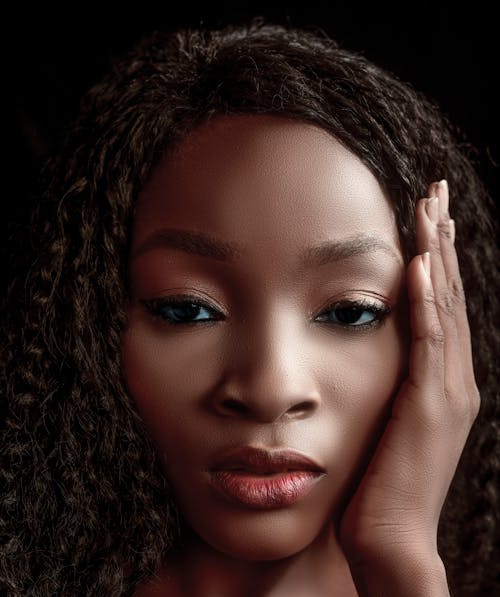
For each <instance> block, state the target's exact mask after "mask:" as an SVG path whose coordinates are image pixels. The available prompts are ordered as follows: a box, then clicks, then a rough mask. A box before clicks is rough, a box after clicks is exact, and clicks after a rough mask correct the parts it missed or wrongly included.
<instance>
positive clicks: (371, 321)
mask: <svg viewBox="0 0 500 597" xmlns="http://www.w3.org/2000/svg"><path fill="white" fill-rule="evenodd" d="M389 312H390V307H388V306H386V305H382V304H380V303H375V302H371V301H364V300H363V301H342V302H339V303H334V304H333V305H330V307H329V308H328V309H327V310H326V311H325V312H324V313H325V314H326V316H325V315H320V317H322V318H323V321H322V322H321V323H323V322H324V323H332V324H336V325H341V326H344V327H364V328H366V327H373V326H376V325H380V324H381V323H383V321H384V320H385V318H386V317H387V315H388V314H389Z"/></svg>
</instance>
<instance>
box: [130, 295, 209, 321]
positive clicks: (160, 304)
mask: <svg viewBox="0 0 500 597" xmlns="http://www.w3.org/2000/svg"><path fill="white" fill-rule="evenodd" d="M182 299H184V300H182ZM141 302H142V303H143V304H144V305H145V306H146V307H147V309H148V310H149V311H150V312H151V313H152V314H153V315H154V316H155V317H159V318H160V319H162V320H164V321H165V322H166V323H169V324H172V325H193V324H198V323H206V322H209V321H217V320H220V319H221V315H220V313H219V312H218V311H216V310H215V309H213V308H212V307H210V306H209V305H207V304H205V303H203V302H200V301H198V300H194V297H189V296H188V297H169V298H161V299H153V300H150V301H141ZM207 315H208V316H207Z"/></svg>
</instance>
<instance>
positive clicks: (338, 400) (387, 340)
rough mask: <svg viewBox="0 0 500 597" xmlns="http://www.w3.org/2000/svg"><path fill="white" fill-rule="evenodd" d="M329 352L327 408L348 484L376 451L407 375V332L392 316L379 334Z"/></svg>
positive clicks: (338, 456) (350, 342)
mask: <svg viewBox="0 0 500 597" xmlns="http://www.w3.org/2000/svg"><path fill="white" fill-rule="evenodd" d="M329 354H330V355H331V356H330V357H329V358H328V360H327V361H326V362H324V368H323V371H322V375H323V376H324V380H325V387H329V391H328V392H325V395H326V396H327V398H326V402H327V404H326V407H327V411H328V413H329V417H328V420H329V423H330V425H331V427H330V428H331V429H333V434H332V437H334V438H335V443H336V446H335V448H336V449H335V450H334V454H335V457H336V459H337V463H338V462H342V463H343V472H344V474H345V475H346V477H345V478H346V483H347V484H348V483H349V479H352V477H353V476H354V475H356V473H357V472H358V471H359V469H360V467H362V466H363V465H364V464H366V462H367V459H368V458H369V457H370V456H371V454H372V453H373V449H374V447H375V444H376V441H377V439H378V437H379V435H380V433H381V431H382V430H383V428H384V426H385V424H386V422H387V419H388V417H389V416H390V409H391V404H392V399H393V398H394V397H395V395H396V393H397V391H398V389H399V387H400V386H401V383H402V382H403V380H404V377H405V375H406V369H407V359H408V356H407V355H408V340H407V335H406V333H405V330H403V329H402V328H401V327H400V326H399V324H398V322H397V320H395V319H391V320H389V321H387V322H386V324H385V325H384V326H383V327H381V328H380V329H378V330H376V332H375V333H373V334H367V335H366V336H365V337H364V338H358V339H356V338H354V339H352V340H350V341H346V342H343V343H342V346H341V348H339V349H338V350H335V352H333V351H330V353H329ZM328 384H329V386H328ZM324 432H325V434H327V433H328V432H327V430H326V429H325V431H324Z"/></svg>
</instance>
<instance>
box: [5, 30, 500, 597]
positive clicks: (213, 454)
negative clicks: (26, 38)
mask: <svg viewBox="0 0 500 597" xmlns="http://www.w3.org/2000/svg"><path fill="white" fill-rule="evenodd" d="M440 181H441V182H440ZM46 187H47V191H46V193H45V194H44V196H43V198H42V199H41V200H40V202H39V204H37V205H36V208H35V210H34V213H33V220H32V230H30V239H29V243H30V246H27V241H26V239H22V241H21V242H23V245H20V246H22V247H23V251H25V254H26V265H25V267H24V268H23V267H22V266H18V267H17V269H16V271H17V272H20V271H26V275H24V276H23V275H17V276H16V277H15V279H13V280H12V282H11V284H10V286H9V292H8V297H7V300H6V301H5V308H4V309H3V314H4V316H3V320H4V322H5V323H4V327H5V329H6V330H7V340H6V342H5V343H4V345H5V346H4V350H5V358H3V359H2V360H3V362H4V363H5V366H4V367H3V379H4V382H3V387H4V388H5V398H4V399H3V401H2V404H3V405H4V407H3V410H4V416H3V417H2V420H3V443H2V445H3V452H2V460H3V464H2V482H3V486H4V487H5V488H6V489H5V490H4V492H3V496H2V510H1V512H2V515H1V516H2V525H3V529H4V530H3V536H4V541H3V547H2V557H1V569H0V570H1V575H2V576H1V577H0V578H1V579H2V582H3V583H4V585H5V586H6V588H7V591H8V594H12V595H30V594H33V595H54V594H57V595H73V594H82V593H83V594H87V595H103V594H105V595H122V594H123V595H134V594H135V595H152V594H155V595H196V596H198V595H199V596H203V595H213V594H216V595H221V596H225V595H244V594H247V593H248V594H251V595H271V594H272V595H274V596H277V595H290V594H298V595H308V594H309V595H311V594H314V595H330V594H335V595H356V594H359V595H380V594H387V595H389V594H390V595H394V596H397V595H412V594H413V595H434V594H435V595H447V594H448V585H449V586H450V587H451V594H456V595H474V594H487V592H488V591H493V590H494V579H495V570H494V564H493V562H494V553H493V546H494V535H495V528H494V525H495V520H496V519H495V515H496V513H497V508H498V502H497V491H496V489H495V485H494V483H495V478H496V472H497V469H498V460H497V457H496V455H495V447H496V441H497V436H496V435H495V429H496V421H495V417H494V414H495V395H494V389H493V381H494V365H493V363H494V360H493V355H494V354H495V347H496V345H497V344H496V342H497V339H496V337H495V335H494V333H493V332H492V331H491V322H492V321H495V316H494V314H495V313H496V306H497V303H496V295H495V293H492V292H491V290H490V283H491V280H492V279H493V276H494V274H493V263H494V262H495V249H494V243H493V240H492V239H493V235H492V230H491V228H492V226H491V219H490V215H489V213H488V210H489V198H488V195H487V192H486V191H485V189H484V187H483V186H482V184H481V182H480V181H479V180H478V178H477V175H476V173H475V172H474V169H473V167H472V166H471V163H470V161H469V160H468V158H467V156H466V155H465V154H464V153H463V152H462V151H461V149H460V144H459V142H458V141H457V140H456V138H455V137H454V135H453V133H452V132H451V130H450V126H449V124H448V123H447V122H446V121H445V119H444V118H443V117H442V116H441V115H440V113H439V110H438V109H437V108H436V107H435V106H433V105H432V104H431V103H430V102H429V101H428V100H426V99H425V98H423V97H422V96H420V95H419V94H418V93H416V92H415V91H414V90H412V89H411V88H409V87H408V86H407V85H404V84H402V83H401V82H399V81H398V80H397V79H395V78H394V77H393V76H391V75H389V74H387V73H385V72H383V71H381V70H380V69H379V68H377V67H376V66H374V65H372V64H371V63H369V62H368V61H367V60H366V59H364V58H363V57H362V56H360V55H357V54H355V53H353V52H348V51H346V50H344V49H342V48H340V47H338V45H337V44H336V43H335V42H333V41H331V40H329V39H326V38H324V37H320V36H317V35H314V34H312V33H309V32H305V31H298V30H293V29H289V30H286V29H284V28H281V27H277V26H272V25H266V24H263V23H261V22H259V21H255V22H254V23H252V24H251V25H249V26H248V27H241V28H231V27H229V28H227V29H225V30H222V31H213V32H203V31H192V32H180V33H178V34H175V35H162V34H156V35H153V36H151V37H150V38H148V39H146V40H144V42H142V43H141V44H139V45H138V47H137V48H136V49H135V50H134V51H133V52H131V53H130V55H129V56H127V57H125V58H124V59H123V60H122V61H121V62H118V63H117V64H116V66H115V68H114V71H113V72H112V73H111V74H110V75H109V76H108V77H107V78H106V79H105V80H104V81H103V82H102V83H101V84H100V85H97V86H96V87H95V88H94V89H93V90H92V91H91V92H90V93H89V95H88V96H87V98H86V99H85V101H84V103H83V105H82V112H81V116H80V118H79V120H78V121H77V122H76V124H75V126H74V127H73V129H72V130H71V133H70V134H69V135H68V140H67V143H66V145H65V147H64V148H63V150H62V151H61V153H60V157H59V158H58V159H56V160H54V161H53V163H52V164H51V165H50V166H49V167H48V168H47V169H46ZM450 210H451V213H452V216H453V220H451V219H450V216H449V211H450ZM455 222H456V223H455ZM455 230H456V233H455ZM454 243H455V246H456V247H457V252H458V255H459V259H460V266H461V275H462V279H463V283H464V288H465V296H467V298H468V303H467V314H466V312H465V302H464V298H463V297H464V294H463V292H462V286H461V283H460V273H459V268H458V261H457V257H456V254H455V250H454ZM16 257H17V254H16ZM471 292H473V293H474V296H473V300H471ZM7 313H8V318H7ZM200 314H201V318H199V317H200ZM467 316H468V320H469V322H470V326H471V329H472V330H473V337H472V353H471V346H470V342H469V324H468V321H467ZM473 359H474V363H473ZM473 365H474V369H473ZM478 389H479V391H480V394H481V403H480V401H479V391H478ZM480 404H481V408H480ZM478 412H479V415H478ZM476 415H478V416H477V418H476ZM474 421H475V422H474ZM473 422H474V424H473ZM471 428H472V433H471V434H470V435H469V431H470V430H471ZM468 437H469V439H468V444H467V446H466V447H465V451H464V456H463V458H462V459H461V461H460V464H459V466H458V470H457V471H456V474H455V469H456V467H457V464H458V462H459V459H460V456H461V453H462V450H463V449H464V446H465V444H466V440H467V438H468ZM452 479H453V483H452V484H451V490H450V491H449V493H448V488H449V487H450V483H451V482H452ZM447 493H448V497H447V499H446V503H445V498H446V496H447ZM443 504H444V506H443ZM438 521H440V523H441V524H440V527H439V534H438ZM437 540H438V541H437ZM436 541H437V542H436Z"/></svg>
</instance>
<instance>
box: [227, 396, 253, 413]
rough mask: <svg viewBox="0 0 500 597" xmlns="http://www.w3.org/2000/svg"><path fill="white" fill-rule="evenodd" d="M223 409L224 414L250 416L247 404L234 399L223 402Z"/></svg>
mask: <svg viewBox="0 0 500 597" xmlns="http://www.w3.org/2000/svg"><path fill="white" fill-rule="evenodd" d="M221 407H222V410H223V411H224V412H226V413H227V414H231V415H232V414H236V415H245V416H248V415H249V414H250V409H249V408H248V406H246V404H244V403H243V402H239V401H238V400H234V398H228V399H227V400H223V401H222V402H221Z"/></svg>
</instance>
